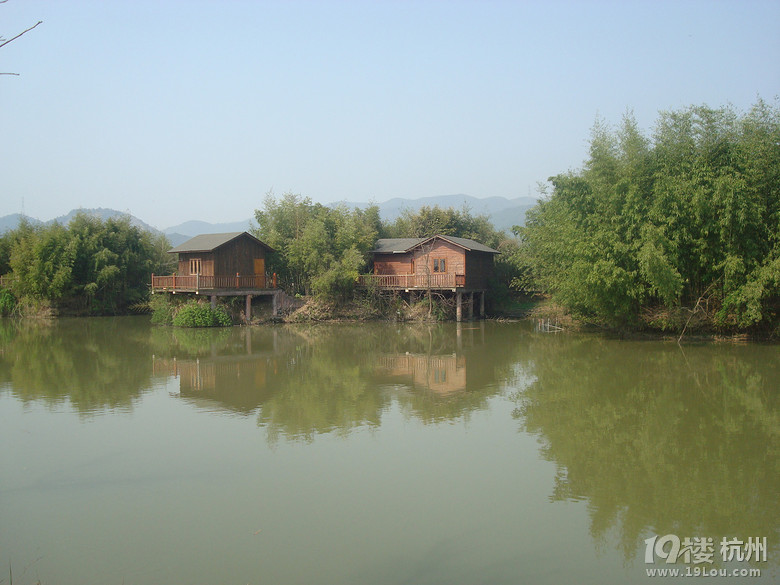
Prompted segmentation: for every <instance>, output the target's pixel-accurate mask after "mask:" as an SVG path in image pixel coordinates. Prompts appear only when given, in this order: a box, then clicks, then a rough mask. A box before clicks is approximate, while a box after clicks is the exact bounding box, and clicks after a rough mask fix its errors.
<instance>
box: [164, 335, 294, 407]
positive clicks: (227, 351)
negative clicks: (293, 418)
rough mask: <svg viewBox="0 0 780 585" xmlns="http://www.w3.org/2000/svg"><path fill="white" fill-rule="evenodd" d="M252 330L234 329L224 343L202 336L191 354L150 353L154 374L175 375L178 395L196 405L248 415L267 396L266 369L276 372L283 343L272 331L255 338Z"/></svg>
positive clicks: (267, 375)
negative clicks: (167, 354)
mask: <svg viewBox="0 0 780 585" xmlns="http://www.w3.org/2000/svg"><path fill="white" fill-rule="evenodd" d="M186 333H187V332H176V335H179V336H181V335H182V334H186ZM253 333H255V332H253V331H251V330H250V329H248V328H245V329H240V330H239V329H236V330H235V331H234V332H231V336H230V338H229V339H228V340H227V342H225V340H219V341H214V340H209V339H206V340H204V341H203V342H202V344H201V345H200V346H199V347H198V348H197V350H198V351H196V353H197V354H198V355H195V356H192V357H190V356H187V353H192V351H190V352H185V353H184V355H185V357H183V358H179V357H176V356H173V357H160V356H153V368H154V373H155V374H157V375H166V376H169V377H174V378H178V381H179V394H180V396H181V397H182V398H186V399H188V400H190V401H193V402H195V403H197V404H198V405H199V406H204V407H207V408H209V410H213V409H214V408H215V407H218V408H220V409H227V410H231V411H234V412H239V413H244V414H248V413H250V412H252V411H254V410H255V409H257V407H258V406H260V405H261V404H262V403H263V401H264V400H265V399H267V398H268V395H269V390H268V377H269V372H271V373H273V372H276V371H278V369H279V359H280V357H279V355H280V354H279V352H280V347H279V346H280V344H281V345H284V341H283V340H281V341H280V340H279V339H278V336H277V335H276V332H272V335H271V336H267V335H266V336H263V337H262V338H259V339H258V336H257V334H256V333H255V334H254V335H253ZM231 342H232V343H231Z"/></svg>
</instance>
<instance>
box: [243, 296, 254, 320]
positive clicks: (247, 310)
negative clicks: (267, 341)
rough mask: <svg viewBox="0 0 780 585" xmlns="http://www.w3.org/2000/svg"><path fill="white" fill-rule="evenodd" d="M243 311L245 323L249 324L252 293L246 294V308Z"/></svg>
mask: <svg viewBox="0 0 780 585" xmlns="http://www.w3.org/2000/svg"><path fill="white" fill-rule="evenodd" d="M244 313H245V315H246V324H247V325H249V322H250V321H251V320H252V295H246V310H245V311H244Z"/></svg>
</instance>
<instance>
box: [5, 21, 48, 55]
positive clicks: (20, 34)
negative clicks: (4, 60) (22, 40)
mask: <svg viewBox="0 0 780 585" xmlns="http://www.w3.org/2000/svg"><path fill="white" fill-rule="evenodd" d="M41 23H43V21H42V20H39V21H38V22H36V23H35V24H34V25H32V26H31V27H30V28H28V29H27V30H23V31H22V32H20V33H19V34H18V35H16V36H15V37H14V38H12V39H8V40H7V41H3V42H2V43H0V49H2V48H3V47H5V46H6V45H7V44H8V43H10V42H11V41H15V40H16V39H18V38H19V37H20V36H22V35H23V34H24V33H28V32H30V31H31V30H32V29H34V28H35V27H36V26H38V25H39V24H41Z"/></svg>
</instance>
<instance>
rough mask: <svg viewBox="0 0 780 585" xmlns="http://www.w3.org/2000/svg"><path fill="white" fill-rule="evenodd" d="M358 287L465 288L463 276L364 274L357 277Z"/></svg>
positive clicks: (405, 288) (396, 288) (464, 277)
mask: <svg viewBox="0 0 780 585" xmlns="http://www.w3.org/2000/svg"><path fill="white" fill-rule="evenodd" d="M357 284H358V286H359V287H365V288H381V289H389V290H412V289H426V290H427V289H429V288H431V289H450V290H455V289H458V288H463V287H465V286H466V275H465V274H446V273H444V274H437V273H432V274H364V275H361V276H359V277H358V283H357Z"/></svg>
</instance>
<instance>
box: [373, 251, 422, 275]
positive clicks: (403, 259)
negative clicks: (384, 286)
mask: <svg viewBox="0 0 780 585" xmlns="http://www.w3.org/2000/svg"><path fill="white" fill-rule="evenodd" d="M413 272H414V271H413V270H412V255H411V254H376V255H374V274H412V273H413Z"/></svg>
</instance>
